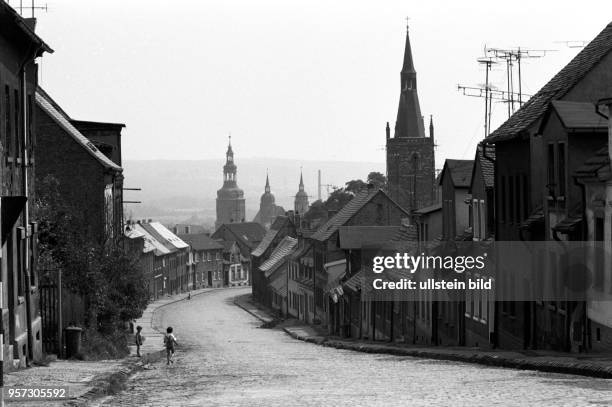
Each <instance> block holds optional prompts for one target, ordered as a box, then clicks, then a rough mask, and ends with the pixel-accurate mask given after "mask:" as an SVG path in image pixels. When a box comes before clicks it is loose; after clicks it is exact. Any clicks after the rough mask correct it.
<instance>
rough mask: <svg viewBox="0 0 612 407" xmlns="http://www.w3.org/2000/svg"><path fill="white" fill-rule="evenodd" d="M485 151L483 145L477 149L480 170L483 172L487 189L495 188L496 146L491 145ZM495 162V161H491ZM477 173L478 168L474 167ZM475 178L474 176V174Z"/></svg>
mask: <svg viewBox="0 0 612 407" xmlns="http://www.w3.org/2000/svg"><path fill="white" fill-rule="evenodd" d="M486 150H487V151H486V157H485V151H484V148H483V146H482V144H479V145H478V147H476V154H477V156H478V162H479V163H480V170H481V171H482V177H483V179H484V184H485V187H486V188H493V187H494V186H495V163H494V162H493V161H495V146H492V145H489V146H487V148H486ZM491 160H493V161H491ZM474 171H476V166H474ZM472 176H473V174H472Z"/></svg>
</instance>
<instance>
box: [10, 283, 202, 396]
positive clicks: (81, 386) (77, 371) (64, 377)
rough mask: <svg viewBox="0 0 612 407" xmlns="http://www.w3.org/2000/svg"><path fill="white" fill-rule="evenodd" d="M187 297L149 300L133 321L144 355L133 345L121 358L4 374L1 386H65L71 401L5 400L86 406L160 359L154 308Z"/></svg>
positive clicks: (53, 364) (70, 362) (66, 362)
mask: <svg viewBox="0 0 612 407" xmlns="http://www.w3.org/2000/svg"><path fill="white" fill-rule="evenodd" d="M207 291H210V289H202V290H197V291H192V292H191V295H192V298H195V297H197V296H198V295H200V294H202V293H204V292H207ZM186 297H187V294H185V293H183V294H177V295H174V296H171V297H164V298H162V299H160V300H157V301H155V302H152V303H151V304H149V306H148V307H147V309H146V310H145V312H144V313H143V316H142V317H141V318H140V319H139V320H138V321H136V325H141V326H142V327H143V335H144V336H145V338H146V340H145V343H144V346H143V347H142V348H141V354H142V355H143V356H144V357H143V358H137V357H136V356H135V353H136V349H135V346H132V347H130V353H131V355H130V356H128V357H127V358H124V359H119V360H101V361H78V360H55V361H52V362H51V363H49V365H48V366H34V367H31V368H28V369H22V370H16V371H13V372H10V373H8V374H6V375H5V377H4V385H5V386H6V387H19V386H28V387H32V386H45V387H60V386H68V387H69V392H70V394H69V395H70V400H58V401H47V402H41V401H31V402H23V401H20V402H10V401H8V400H7V405H15V406H24V407H30V406H61V405H89V404H91V403H93V400H95V399H96V398H99V397H101V396H102V395H104V394H106V393H108V392H112V391H113V389H112V388H111V386H112V385H113V384H114V383H117V382H122V381H125V379H126V377H128V376H130V375H132V374H134V373H135V372H136V371H138V370H142V369H147V368H148V367H149V366H150V364H151V363H153V362H155V361H156V360H157V359H160V357H161V351H162V349H163V346H162V344H163V339H162V338H163V335H162V334H161V333H159V332H158V331H157V327H156V325H155V314H156V312H155V311H156V310H157V309H158V308H159V307H163V306H166V305H168V304H171V303H175V302H177V301H186V300H185V298H186Z"/></svg>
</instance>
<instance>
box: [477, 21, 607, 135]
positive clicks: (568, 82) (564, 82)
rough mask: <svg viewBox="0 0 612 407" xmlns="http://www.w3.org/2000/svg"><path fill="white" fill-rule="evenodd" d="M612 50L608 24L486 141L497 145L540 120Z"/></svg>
mask: <svg viewBox="0 0 612 407" xmlns="http://www.w3.org/2000/svg"><path fill="white" fill-rule="evenodd" d="M611 50H612V23H611V24H608V25H607V26H606V27H605V28H604V29H603V31H602V32H601V33H599V35H598V36H597V37H595V39H594V40H593V41H591V42H590V43H589V44H588V45H587V46H586V47H584V48H583V49H582V51H580V52H579V53H578V55H576V56H575V57H574V59H572V60H571V61H570V62H569V63H568V64H567V65H566V66H565V67H564V68H563V69H561V70H560V71H559V72H558V73H557V74H556V75H555V76H554V77H553V78H552V79H551V80H550V81H549V82H548V83H547V84H546V85H544V87H542V89H540V90H539V91H538V92H537V93H536V94H535V95H534V96H533V97H532V98H531V99H529V100H528V101H527V102H526V103H525V104H523V106H522V107H521V108H520V109H519V110H518V111H517V112H516V113H514V114H513V115H512V116H510V118H509V119H508V120H506V122H505V123H504V124H502V125H501V126H500V127H499V128H497V130H495V131H494V132H493V133H491V135H490V136H489V137H488V138H487V142H492V143H495V142H498V141H503V140H509V139H512V138H515V137H517V136H518V135H519V134H520V133H521V132H523V131H525V130H527V129H528V128H529V127H530V126H531V125H532V124H534V123H535V122H536V121H537V120H538V119H540V118H541V117H542V116H543V115H544V113H545V112H546V109H547V108H548V105H549V103H550V102H551V101H552V100H555V99H560V98H562V97H563V96H565V95H566V94H567V93H568V92H569V91H570V90H571V89H572V88H573V87H574V86H575V85H576V84H577V83H578V82H579V81H580V80H581V79H582V78H584V76H585V75H586V74H587V73H589V72H590V71H591V70H592V69H593V68H594V67H595V65H597V64H598V63H599V62H600V61H601V60H602V59H603V58H604V57H605V56H606V55H607V54H608V53H609V52H610V51H611Z"/></svg>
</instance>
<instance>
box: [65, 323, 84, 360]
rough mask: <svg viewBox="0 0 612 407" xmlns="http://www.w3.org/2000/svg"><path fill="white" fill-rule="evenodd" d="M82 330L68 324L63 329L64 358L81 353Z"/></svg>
mask: <svg viewBox="0 0 612 407" xmlns="http://www.w3.org/2000/svg"><path fill="white" fill-rule="evenodd" d="M82 331H83V330H82V329H81V328H79V327H77V326H69V327H67V328H66V329H64V338H65V340H66V359H70V358H71V357H73V356H76V355H78V354H79V353H81V332H82Z"/></svg>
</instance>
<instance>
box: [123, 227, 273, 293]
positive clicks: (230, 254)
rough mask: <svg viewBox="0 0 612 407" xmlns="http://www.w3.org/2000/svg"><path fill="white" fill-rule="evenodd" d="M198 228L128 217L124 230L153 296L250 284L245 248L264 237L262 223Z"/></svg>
mask: <svg viewBox="0 0 612 407" xmlns="http://www.w3.org/2000/svg"><path fill="white" fill-rule="evenodd" d="M197 229H198V228H197V226H193V225H176V226H174V227H173V228H172V231H171V230H170V229H168V228H167V227H165V226H164V225H162V224H161V223H159V222H154V221H152V220H140V221H136V222H132V221H127V224H126V226H125V231H124V233H125V236H126V238H127V241H128V242H129V247H130V250H131V251H132V252H133V253H134V254H135V255H136V256H138V259H139V264H140V267H141V268H142V270H143V271H144V275H145V280H146V282H147V285H148V290H149V296H150V298H151V299H156V298H159V297H162V296H165V295H172V294H177V293H182V292H188V291H191V290H196V289H200V288H207V287H211V288H219V287H235V286H245V285H249V284H250V281H251V277H250V257H249V253H250V251H251V250H253V249H254V248H255V247H256V246H257V245H258V244H259V243H260V242H261V240H262V239H263V236H264V233H265V230H264V229H263V227H262V226H261V225H259V224H258V223H254V222H243V223H231V224H222V225H221V226H220V227H219V228H218V229H217V230H216V231H215V233H213V234H212V235H211V234H210V233H207V232H205V231H203V230H197ZM193 232H195V233H193Z"/></svg>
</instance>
